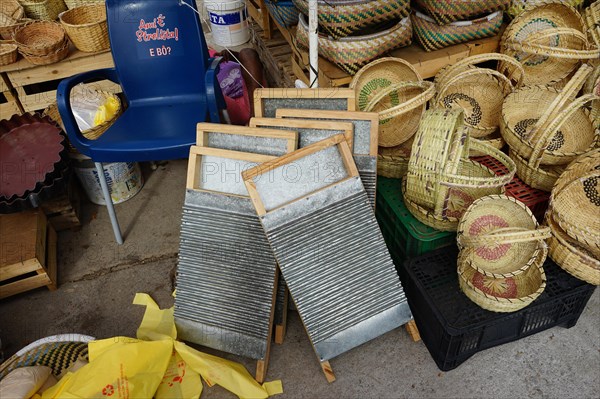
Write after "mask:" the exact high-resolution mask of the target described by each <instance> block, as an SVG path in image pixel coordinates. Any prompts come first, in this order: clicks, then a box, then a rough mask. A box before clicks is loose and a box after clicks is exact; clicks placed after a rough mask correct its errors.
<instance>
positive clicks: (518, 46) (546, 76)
mask: <svg viewBox="0 0 600 399" xmlns="http://www.w3.org/2000/svg"><path fill="white" fill-rule="evenodd" d="M584 32H585V25H584V21H583V18H582V17H581V15H580V14H579V12H578V11H577V10H575V9H574V8H573V7H571V6H569V5H568V4H558V3H543V4H539V5H532V6H529V7H527V8H526V9H525V10H524V11H523V12H522V13H521V14H520V15H519V16H518V17H517V18H515V19H514V20H513V21H512V22H511V23H510V24H509V25H508V27H507V28H506V30H505V31H504V34H503V35H502V39H501V42H500V51H501V52H502V53H504V54H507V55H510V56H513V57H515V58H516V59H517V60H518V61H520V62H521V63H522V64H523V68H524V69H525V81H524V84H526V85H538V84H552V83H554V82H559V81H561V80H562V79H564V78H565V77H566V76H568V75H569V74H570V73H571V72H572V71H574V70H575V69H576V68H577V67H578V66H579V65H580V63H581V60H582V59H594V58H598V56H599V54H600V53H599V52H598V49H597V48H594V47H592V46H591V44H590V43H589V41H588V40H587V38H586V36H585V34H584Z"/></svg>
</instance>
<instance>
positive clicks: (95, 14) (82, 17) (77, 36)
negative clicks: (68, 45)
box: [60, 3, 110, 53]
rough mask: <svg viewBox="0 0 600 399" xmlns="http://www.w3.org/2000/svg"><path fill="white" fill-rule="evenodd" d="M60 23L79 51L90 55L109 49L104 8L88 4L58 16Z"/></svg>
mask: <svg viewBox="0 0 600 399" xmlns="http://www.w3.org/2000/svg"><path fill="white" fill-rule="evenodd" d="M60 23H61V25H62V26H63V28H64V29H65V31H66V32H67V34H68V35H69V39H71V41H72V42H73V44H74V45H75V47H77V48H78V49H79V50H80V51H83V52H88V53H92V52H95V51H102V50H106V49H107V48H110V42H109V40H108V25H107V22H106V7H105V5H104V4H103V3H97V4H88V5H84V6H80V7H76V8H73V9H71V10H69V11H65V12H63V13H61V14H60Z"/></svg>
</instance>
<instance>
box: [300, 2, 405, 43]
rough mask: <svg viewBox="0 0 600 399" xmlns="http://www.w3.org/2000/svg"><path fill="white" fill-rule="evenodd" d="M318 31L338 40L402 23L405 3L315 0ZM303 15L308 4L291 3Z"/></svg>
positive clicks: (306, 11) (305, 13)
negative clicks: (394, 23) (386, 25)
mask: <svg viewBox="0 0 600 399" xmlns="http://www.w3.org/2000/svg"><path fill="white" fill-rule="evenodd" d="M317 3H318V7H317V13H318V16H319V27H322V28H323V29H324V30H325V31H326V32H327V33H328V34H329V35H330V36H331V37H332V38H334V39H339V38H341V37H345V36H349V35H351V34H353V33H357V32H361V31H363V30H364V29H365V28H367V27H370V26H374V25H378V24H381V23H385V22H387V21H391V20H397V19H402V18H404V17H406V16H408V12H409V10H410V1H409V0H366V1H360V0H318V2H317ZM294 4H295V5H296V7H297V8H298V10H300V12H301V13H303V14H304V15H308V1H307V0H294Z"/></svg>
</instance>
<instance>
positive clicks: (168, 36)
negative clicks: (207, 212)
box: [57, 0, 225, 244]
mask: <svg viewBox="0 0 600 399" xmlns="http://www.w3.org/2000/svg"><path fill="white" fill-rule="evenodd" d="M184 2H185V3H187V4H184ZM190 7H191V8H190ZM194 10H196V4H195V1H194V0H106V11H107V22H108V32H109V37H110V44H111V51H112V56H113V59H114V63H115V68H106V69H98V70H95V71H90V72H85V73H81V74H79V75H75V76H72V77H70V78H67V79H64V80H63V81H62V82H61V83H60V84H59V86H58V91H57V102H58V110H59V112H60V116H61V118H62V120H63V123H64V126H65V130H66V131H67V134H68V136H69V140H70V141H71V143H72V144H73V145H74V146H75V148H77V150H79V151H80V152H81V153H82V154H84V155H86V156H88V157H90V158H91V159H92V160H93V161H94V162H95V164H96V170H97V172H98V176H99V177H100V178H99V180H100V185H101V186H102V191H103V194H104V198H105V200H106V205H107V209H108V212H109V216H110V219H111V223H112V226H113V230H114V233H115V239H116V240H117V242H118V243H119V244H122V243H123V238H122V236H121V230H120V227H119V222H118V220H117V218H116V215H115V211H114V207H113V203H112V200H111V196H110V191H109V189H108V184H107V182H106V178H105V176H104V173H103V168H102V163H103V162H137V161H158V160H168V159H178V158H187V157H188V156H189V149H190V146H191V145H193V144H195V141H196V124H197V123H199V122H205V121H208V120H210V121H211V122H216V123H219V122H220V116H219V111H220V110H221V109H224V108H225V102H224V99H223V96H222V94H221V90H220V87H219V84H218V82H217V76H216V75H217V72H218V66H219V62H220V61H221V59H220V58H214V59H211V58H209V55H208V49H207V46H206V41H205V39H204V33H203V31H202V26H201V24H200V19H199V17H198V14H197V13H196V12H195V11H194ZM98 79H108V80H111V81H113V82H115V83H117V84H120V85H121V88H122V90H123V95H124V98H125V105H126V109H125V112H124V113H123V114H122V115H121V116H119V118H118V119H117V120H116V121H115V122H114V124H113V125H112V126H110V127H109V128H108V129H107V130H106V132H105V133H104V134H103V135H102V136H100V137H99V138H98V139H97V140H89V139H86V138H85V137H84V136H83V135H82V134H81V131H80V130H79V128H78V126H77V123H76V122H75V117H74V116H73V112H72V110H71V105H70V92H71V89H72V88H73V87H74V86H75V85H77V84H79V83H82V82H87V81H90V80H98Z"/></svg>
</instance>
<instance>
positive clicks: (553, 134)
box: [500, 66, 599, 169]
mask: <svg viewBox="0 0 600 399" xmlns="http://www.w3.org/2000/svg"><path fill="white" fill-rule="evenodd" d="M586 71H587V72H588V73H589V72H590V70H589V69H588V67H587V66H582V67H581V69H580V71H578V73H577V74H576V75H575V76H574V77H573V79H571V81H569V83H568V84H567V86H565V89H563V90H562V91H558V90H556V89H554V88H552V87H548V86H545V87H544V86H528V87H523V88H521V89H519V90H517V91H515V92H514V93H511V94H509V95H508V96H507V97H506V100H505V101H504V104H503V106H502V119H501V123H500V131H501V133H502V137H503V138H504V140H505V141H506V142H507V143H508V145H509V146H510V148H511V150H513V151H514V152H515V153H516V154H517V155H519V156H520V157H521V158H524V159H527V160H530V161H532V166H534V167H535V168H536V169H537V166H539V165H562V164H567V163H569V162H571V161H572V160H573V159H575V158H576V157H577V156H579V155H581V154H583V153H585V152H587V151H589V150H590V149H591V148H593V147H594V146H595V145H596V143H597V141H598V134H599V132H598V131H597V130H596V129H594V127H593V124H592V121H591V119H590V117H589V114H588V113H586V112H585V111H584V109H583V108H582V107H583V106H584V105H585V104H587V103H588V102H590V101H592V100H594V95H584V96H582V97H580V98H578V99H576V100H573V97H574V93H576V92H577V91H579V89H580V88H581V85H583V82H584V81H585V78H586V76H587V74H586V73H585V72H586ZM579 72H582V73H579ZM565 103H569V104H568V105H567V106H566V107H564V108H563V105H564V104H565ZM533 104H535V106H532V105H533Z"/></svg>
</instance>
